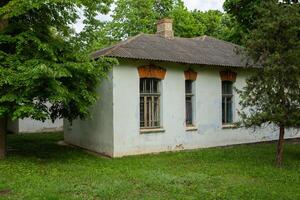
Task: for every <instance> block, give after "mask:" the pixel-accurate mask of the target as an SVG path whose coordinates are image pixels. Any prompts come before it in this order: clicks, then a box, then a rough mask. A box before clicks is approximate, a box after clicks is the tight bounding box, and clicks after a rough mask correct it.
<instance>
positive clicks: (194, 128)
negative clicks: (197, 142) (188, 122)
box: [185, 126, 198, 132]
mask: <svg viewBox="0 0 300 200" xmlns="http://www.w3.org/2000/svg"><path fill="white" fill-rule="evenodd" d="M197 130H198V128H197V127H196V126H187V127H186V129H185V131H188V132H192V131H197Z"/></svg>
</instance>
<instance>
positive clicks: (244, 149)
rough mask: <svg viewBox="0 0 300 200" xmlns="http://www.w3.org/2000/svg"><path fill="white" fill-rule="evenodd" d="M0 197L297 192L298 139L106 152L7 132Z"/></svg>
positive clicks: (291, 195)
mask: <svg viewBox="0 0 300 200" xmlns="http://www.w3.org/2000/svg"><path fill="white" fill-rule="evenodd" d="M8 139H9V144H10V146H9V147H10V153H9V155H8V157H7V159H5V160H1V161H0V199H5V200H9V199H18V200H19V199H130V200H132V199H180V200H182V199H224V200H225V199H228V200H232V199H243V200H246V199H249V200H250V199H272V200H276V199H278V200H282V199H285V200H289V199H290V200H294V199H300V188H299V184H300V176H299V174H300V158H299V155H300V144H293V143H289V144H287V145H286V152H287V154H286V162H285V167H284V168H281V169H278V168H274V167H273V165H272V155H273V154H274V146H275V144H258V145H249V146H248V145H245V146H236V147H228V148H211V149H202V150H194V151H188V152H177V153H162V154H158V155H144V156H134V157H125V158H118V159H109V158H104V157H98V156H95V155H91V154H88V153H86V152H84V151H82V150H79V149H75V148H72V147H67V146H59V145H57V142H58V141H59V140H62V139H63V136H62V134H28V135H9V138H8Z"/></svg>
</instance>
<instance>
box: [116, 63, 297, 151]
mask: <svg viewBox="0 0 300 200" xmlns="http://www.w3.org/2000/svg"><path fill="white" fill-rule="evenodd" d="M120 63H121V65H120V66H117V67H115V68H114V71H113V76H114V89H113V94H114V115H113V116H114V117H113V120H114V156H123V155H130V154H141V153H151V152H160V151H173V150H182V149H193V148H200V147H213V146H224V145H230V144H240V143H250V142H258V141H267V140H274V139H277V137H278V136H277V135H278V132H277V130H273V129H271V128H266V129H263V130H259V132H253V130H250V129H249V130H245V129H224V128H223V127H222V108H221V102H222V98H221V80H220V75H219V71H220V70H222V68H215V67H201V66H192V68H193V69H194V70H195V71H197V72H198V77H197V80H196V82H195V87H196V88H195V93H196V94H195V95H196V123H195V126H196V127H197V130H196V131H187V130H186V127H185V78H184V73H183V72H184V70H185V69H187V68H188V66H184V65H178V64H171V63H155V62H152V64H156V65H158V66H160V67H163V68H165V69H167V74H166V77H165V79H164V80H162V82H161V84H162V85H161V87H162V99H161V105H162V107H161V109H162V126H163V129H164V130H165V131H164V132H159V133H148V134H141V133H140V129H139V76H138V71H137V67H139V66H142V65H146V64H149V63H147V62H140V61H125V60H123V61H122V60H121V61H120ZM223 70H224V69H223ZM234 71H236V72H237V73H238V75H237V80H236V83H235V87H237V88H241V87H243V85H244V84H245V79H246V77H247V74H249V72H248V73H247V72H245V71H243V70H234ZM238 102H239V98H238V96H237V95H235V98H234V105H235V106H234V107H235V110H236V109H239V105H238ZM234 119H235V121H237V120H238V115H237V111H235V113H234ZM295 133H296V132H295V131H290V132H288V134H287V137H297V136H298V137H299V136H300V135H299V134H298V135H296V134H295Z"/></svg>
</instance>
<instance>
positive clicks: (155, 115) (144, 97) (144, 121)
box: [139, 78, 162, 130]
mask: <svg viewBox="0 0 300 200" xmlns="http://www.w3.org/2000/svg"><path fill="white" fill-rule="evenodd" d="M147 80H149V82H150V88H149V91H147V88H146V87H147V85H146V84H147V83H144V84H143V81H147ZM154 81H155V82H156V89H155V88H153V84H154ZM139 84H140V88H139V94H140V103H139V105H140V109H139V112H140V123H139V126H140V130H152V129H160V128H161V127H162V126H161V124H162V122H161V80H160V79H158V78H140V79H139ZM142 84H143V85H142ZM142 87H143V89H142ZM148 98H150V100H149V99H148ZM148 102H149V104H148ZM155 104H156V106H157V107H156V106H155ZM142 105H143V110H142ZM148 111H149V113H148ZM142 112H143V115H141V114H142ZM149 118H150V119H149ZM156 123H157V124H156Z"/></svg>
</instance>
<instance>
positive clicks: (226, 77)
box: [220, 70, 237, 82]
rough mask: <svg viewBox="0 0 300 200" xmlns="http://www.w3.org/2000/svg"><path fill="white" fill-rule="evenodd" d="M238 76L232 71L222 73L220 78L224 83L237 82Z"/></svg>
mask: <svg viewBox="0 0 300 200" xmlns="http://www.w3.org/2000/svg"><path fill="white" fill-rule="evenodd" d="M236 76H237V73H236V72H233V71H230V70H226V71H220V77H221V80H222V81H232V82H235V81H236Z"/></svg>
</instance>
